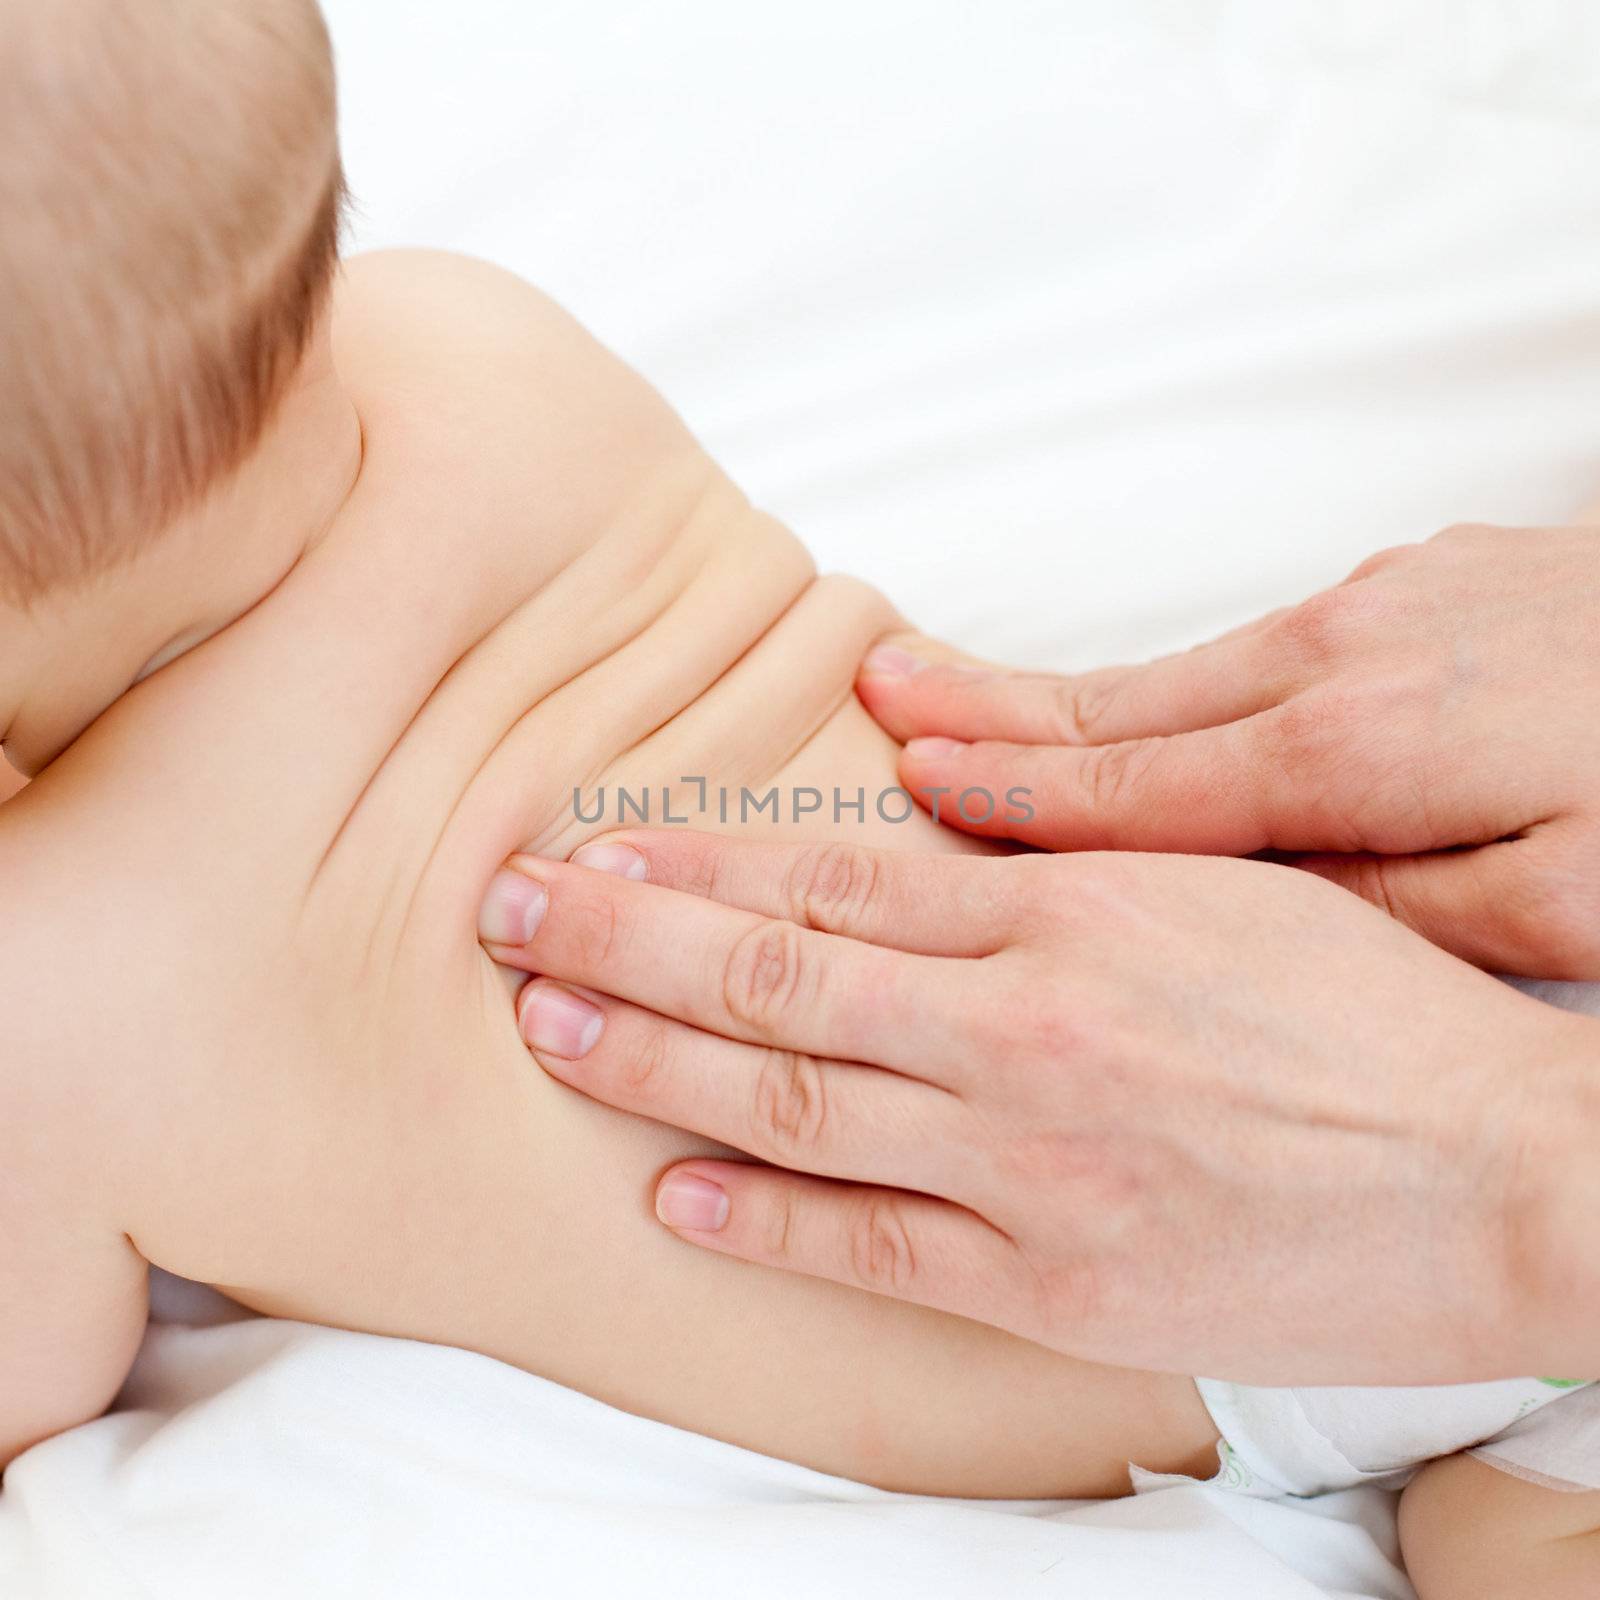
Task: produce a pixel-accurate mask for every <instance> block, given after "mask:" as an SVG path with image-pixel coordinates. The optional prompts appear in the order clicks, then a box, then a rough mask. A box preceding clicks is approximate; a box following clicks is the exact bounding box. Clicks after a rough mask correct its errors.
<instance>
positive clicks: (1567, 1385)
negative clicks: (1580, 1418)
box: [1539, 1378, 1591, 1416]
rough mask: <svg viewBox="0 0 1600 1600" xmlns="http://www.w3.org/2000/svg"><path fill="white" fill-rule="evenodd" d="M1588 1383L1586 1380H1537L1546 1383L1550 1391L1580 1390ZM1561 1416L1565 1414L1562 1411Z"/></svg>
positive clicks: (1588, 1380)
mask: <svg viewBox="0 0 1600 1600" xmlns="http://www.w3.org/2000/svg"><path fill="white" fill-rule="evenodd" d="M1590 1381H1591V1380H1590V1379H1588V1378H1541V1379H1540V1380H1539V1382H1540V1383H1548V1384H1549V1385H1550V1387H1551V1388H1552V1389H1581V1388H1582V1387H1583V1386H1584V1384H1586V1383H1588V1382H1590ZM1561 1414H1562V1416H1565V1415H1566V1412H1564V1411H1563V1412H1562V1413H1561Z"/></svg>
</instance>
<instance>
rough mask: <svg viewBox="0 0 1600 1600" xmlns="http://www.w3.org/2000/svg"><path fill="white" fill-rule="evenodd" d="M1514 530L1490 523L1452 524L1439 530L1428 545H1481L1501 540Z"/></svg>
mask: <svg viewBox="0 0 1600 1600" xmlns="http://www.w3.org/2000/svg"><path fill="white" fill-rule="evenodd" d="M1512 531H1514V530H1512V529H1508V528H1503V527H1499V526H1497V525H1496V524H1495V523H1492V522H1452V523H1451V524H1450V525H1449V527H1447V528H1441V529H1440V530H1439V531H1438V532H1437V533H1436V534H1434V536H1433V538H1432V539H1430V540H1429V541H1428V542H1429V544H1483V543H1484V542H1486V541H1488V540H1491V539H1500V538H1503V537H1504V536H1505V535H1506V534H1507V533H1509V532H1512Z"/></svg>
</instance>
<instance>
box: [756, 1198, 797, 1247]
mask: <svg viewBox="0 0 1600 1600" xmlns="http://www.w3.org/2000/svg"><path fill="white" fill-rule="evenodd" d="M796 1205H797V1201H796V1199H795V1195H794V1192H793V1190H792V1189H791V1188H790V1187H789V1186H788V1185H787V1184H782V1185H778V1186H776V1187H775V1188H774V1190H773V1193H772V1195H771V1197H770V1199H769V1200H768V1203H767V1206H766V1209H765V1211H764V1212H763V1214H762V1219H761V1240H762V1244H763V1246H764V1247H765V1248H764V1252H763V1253H764V1255H765V1258H766V1259H767V1260H768V1261H787V1260H788V1259H789V1258H790V1256H791V1255H792V1254H793V1253H794V1247H795V1237H796V1235H797V1233H798V1232H799V1226H798V1224H799V1218H798V1216H797V1214H796Z"/></svg>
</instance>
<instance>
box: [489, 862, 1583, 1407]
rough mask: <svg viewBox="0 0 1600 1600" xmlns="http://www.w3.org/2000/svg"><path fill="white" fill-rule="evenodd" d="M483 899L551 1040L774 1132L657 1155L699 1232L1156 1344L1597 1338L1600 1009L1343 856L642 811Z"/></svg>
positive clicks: (694, 1232)
mask: <svg viewBox="0 0 1600 1600" xmlns="http://www.w3.org/2000/svg"><path fill="white" fill-rule="evenodd" d="M585 863H587V864H589V865H592V866H597V867H600V868H603V869H605V870H604V871H591V870H585V866H584V864H585ZM643 879H648V881H640V880H643ZM684 891H687V892H684ZM480 931H481V932H482V934H483V936H484V938H485V940H486V942H487V943H488V947H489V949H490V951H491V953H492V954H493V955H494V956H495V957H496V958H497V959H498V960H500V961H503V962H508V963H510V964H512V965H514V966H518V967H521V968H523V969H525V970H528V971H530V972H537V973H540V974H542V975H543V976H541V977H539V978H537V979H535V980H534V981H533V982H531V983H530V984H528V985H527V986H526V987H525V988H524V990H523V992H522V996H521V999H520V1002H519V1007H518V1015H519V1019H520V1023H521V1027H522V1032H523V1037H524V1038H525V1039H526V1040H527V1041H528V1043H529V1045H530V1047H531V1048H532V1050H533V1053H534V1055H535V1057H536V1059H537V1060H538V1062H539V1063H540V1065H541V1066H542V1067H543V1068H544V1069H545V1071H547V1072H548V1073H550V1074H551V1075H552V1076H554V1077H556V1078H559V1079H560V1080H561V1081H562V1082H563V1083H567V1084H570V1085H571V1086H573V1087H574V1088H576V1089H579V1090H581V1091H582V1092H584V1093H585V1094H588V1095H592V1096H594V1097H596V1098H597V1099H600V1100H604V1101H606V1102H608V1103H610V1104H611V1105H614V1106H619V1107H622V1108H623V1109H625V1110H628V1111H633V1112H638V1113H641V1114H643V1115H645V1116H649V1117H653V1118H657V1119H660V1120H662V1121H664V1122H668V1123H673V1124H677V1125H679V1126H682V1127H685V1128H690V1129H693V1130H696V1131H697V1132H699V1133H702V1134H706V1135H708V1136H710V1137H711V1138H714V1139H717V1140H720V1141H722V1142H724V1143H725V1144H728V1145H731V1146H733V1147H735V1148H736V1149H738V1150H742V1151H745V1152H748V1153H749V1154H750V1155H752V1156H755V1157H758V1158H760V1160H761V1161H764V1162H772V1163H775V1164H776V1166H774V1167H768V1166H762V1165H756V1164H753V1163H750V1162H739V1161H716V1160H703V1159H697V1160H692V1161H689V1162H686V1163H683V1164H681V1165H679V1166H676V1167H674V1168H672V1169H670V1170H669V1171H668V1172H667V1173H666V1174H665V1176H664V1177H663V1178H662V1180H661V1182H660V1185H659V1187H658V1189H657V1201H656V1203H657V1210H658V1214H659V1215H660V1217H661V1218H662V1220H663V1221H664V1222H666V1223H667V1224H668V1225H669V1226H671V1227H673V1228H675V1229H676V1231H677V1232H678V1233H679V1234H680V1235H681V1236H682V1237H683V1238H685V1239H687V1240H690V1241H692V1242H693V1243H695V1244H697V1245H701V1246H704V1247H705V1248H708V1249H711V1250H717V1251H721V1252H723V1253H725V1254H728V1255H733V1256H740V1257H743V1258H744V1259H746V1260H748V1261H755V1262H763V1263H766V1264H769V1265H773V1266H780V1267H787V1268H791V1269H794V1270H797V1271H800V1272H807V1273H813V1274H816V1275H818V1276H821V1277H825V1278H834V1279H838V1280H841V1281H843V1282H846V1283H854V1284H859V1285H862V1286H865V1287H866V1288H869V1289H874V1290H877V1291H880V1292H882V1293H885V1294H891V1295H897V1296H900V1297H903V1298H906V1299H911V1300H916V1301H919V1302H921V1303H923V1304H926V1305H930V1306H935V1307H939V1308H941V1309H943V1310H946V1311H953V1312H958V1313H960V1314H962V1315H964V1316H969V1317H974V1318H977V1319H979V1320H982V1321H985V1322H990V1323H994V1324H996V1325H998V1326H1000V1327H1003V1328H1008V1329H1010V1330H1011V1331H1013V1332H1015V1333H1018V1334H1021V1335H1023V1336H1025V1337H1027V1338H1029V1339H1033V1340H1036V1341H1038V1342H1040V1343H1043V1344H1046V1345H1050V1346H1053V1347H1054V1348H1056V1349H1058V1350H1062V1351H1067V1352H1070V1353H1072V1354H1074V1355H1077V1356H1081V1357H1087V1358H1090V1359H1094V1360H1099V1361H1109V1362H1117V1363H1120V1364H1122V1365H1129V1366H1141V1367H1166V1368H1173V1369H1178V1370H1183V1371H1188V1372H1196V1371H1203V1372H1208V1373H1216V1374H1219V1375H1225V1376H1231V1377H1235V1378H1239V1379H1243V1380H1250V1381H1254V1382H1264V1383H1287V1382H1295V1381H1299V1382H1312V1381H1314V1382H1321V1383H1327V1382H1350V1383H1372V1382H1427V1381H1441V1382H1442V1381H1447V1380H1455V1379H1471V1378H1486V1377H1490V1376H1495V1375H1502V1374H1505V1373H1508V1372H1517V1371H1535V1372H1546V1371H1553V1372H1558V1373H1560V1372H1567V1371H1573V1372H1587V1371H1591V1370H1594V1368H1595V1367H1596V1366H1597V1365H1600V1333H1597V1331H1596V1330H1597V1329H1600V1259H1597V1257H1596V1253H1595V1252H1594V1250H1593V1248H1592V1237H1593V1234H1592V1220H1593V1214H1594V1213H1593V1211H1592V1209H1588V1208H1589V1207H1590V1206H1591V1204H1592V1201H1593V1194H1594V1189H1595V1187H1596V1184H1595V1179H1594V1178H1593V1177H1592V1176H1591V1174H1592V1172H1593V1169H1594V1166H1595V1163H1594V1149H1595V1148H1596V1143H1595V1141H1596V1140H1597V1139H1600V1131H1597V1130H1600V1109H1597V1108H1596V1106H1595V1105H1594V1104H1593V1103H1592V1102H1593V1101H1594V1100H1595V1099H1597V1098H1600V1093H1597V1091H1596V1090H1595V1089H1594V1088H1592V1087H1591V1080H1593V1079H1594V1078H1595V1076H1596V1072H1595V1068H1594V1065H1593V1064H1594V1063H1595V1062H1596V1061H1600V1041H1597V1035H1600V1028H1597V1027H1596V1025H1595V1024H1594V1023H1593V1022H1591V1021H1588V1020H1585V1019H1580V1018H1574V1017H1571V1016H1568V1015H1567V1014H1565V1013H1562V1012H1558V1011H1555V1010H1553V1009H1551V1008H1548V1007H1545V1006H1542V1005H1540V1004H1538V1003H1536V1002H1534V1001H1532V1000H1529V999H1526V998H1525V997H1523V996H1521V995H1519V994H1517V993H1515V992H1514V991H1512V990H1510V989H1509V988H1507V987H1505V986H1503V985H1501V984H1499V983H1497V982H1495V981H1494V980H1493V979H1490V978H1487V977H1485V976H1484V975H1483V974H1482V973H1479V972H1477V971H1475V970H1474V969H1473V968H1471V967H1468V966H1466V965H1464V964H1462V963H1460V962H1458V961H1456V960H1454V959H1452V958H1451V957H1449V956H1446V955H1444V954H1442V953H1441V952H1440V951H1438V950H1436V949H1434V948H1433V947H1432V946H1430V945H1428V944H1427V943H1425V942H1424V941H1423V940H1421V939H1419V938H1417V937H1416V936H1415V935H1414V934H1412V933H1409V932H1407V931H1406V930H1405V929H1403V928H1401V927H1399V926H1398V925H1396V924H1395V923H1393V922H1391V921H1388V920H1386V919H1385V918H1383V917H1382V916H1380V915H1379V914H1378V913H1376V912H1375V911H1373V910H1372V909H1371V908H1370V907H1367V906H1365V905H1363V904H1362V903H1361V902H1360V901H1359V900H1356V899H1355V898H1353V897H1351V896H1349V895H1345V894H1342V893H1339V892H1337V891H1336V890H1334V889H1333V888H1331V887H1329V886H1328V885H1327V884H1325V883H1322V882H1320V881H1318V880H1317V879H1316V878H1315V877H1312V876H1309V875H1307V874H1303V873H1296V872H1291V871H1288V870H1286V869H1284V868H1282V867H1278V866H1272V865H1268V864H1265V863H1261V862H1248V861H1233V860H1228V859H1217V858H1209V859H1208V858H1193V857H1180V856H1141V855H1116V854H1085V855H1077V856H1063V857H1056V858H1047V857H1042V856H1027V857H1017V858H1013V859H1003V860H994V859H972V858H961V857H933V858H930V857H925V856H913V855H909V854H898V853H887V852H874V851H869V850H862V849H856V848H852V847H849V846H843V845H832V846H814V845H813V846H804V847H782V846H775V845H761V844H751V843H747V842H733V841H728V840H722V839H716V838H712V837H710V836H707V835H698V834H691V833H688V832H679V831H676V830H669V831H654V832H637V833H628V834H625V835H617V836H613V838H612V839H611V840H609V841H606V842H604V843H600V844H596V845H590V846H586V847H585V848H584V849H582V850H580V851H579V852H578V853H577V855H576V856H575V857H574V862H573V864H559V863H553V862H549V861H544V860H539V859H535V858H531V857H525V856H524V857H517V858H514V859H513V860H512V862H511V863H510V864H509V866H508V868H507V869H506V870H505V871H503V872H502V873H500V874H498V875H497V876H496V878H495V881H494V883H493V885H492V886H491V889H490V891H489V895H488V898H487V900H486V902H485V910H484V919H483V924H482V928H481V930H480ZM571 984H576V985H581V986H584V988H583V989H582V990H579V989H574V988H571V987H568V985H571ZM595 991H604V993H603V994H601V993H597V992H595ZM612 997H615V998H612ZM1586 1053H1587V1064H1585V1054H1586ZM780 1169H792V1170H780ZM1569 1246H1571V1248H1570V1250H1569V1248H1568V1247H1569Z"/></svg>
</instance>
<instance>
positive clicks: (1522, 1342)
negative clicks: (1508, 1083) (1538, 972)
mask: <svg viewBox="0 0 1600 1600" xmlns="http://www.w3.org/2000/svg"><path fill="white" fill-rule="evenodd" d="M1549 1023H1550V1025H1549V1027H1548V1028H1547V1030H1546V1031H1545V1033H1544V1034H1543V1035H1542V1036H1541V1038H1540V1040H1539V1041H1538V1045H1537V1054H1536V1055H1534V1056H1532V1057H1530V1058H1529V1059H1527V1060H1526V1061H1525V1062H1524V1063H1522V1067H1523V1071H1524V1072H1525V1074H1526V1079H1525V1082H1526V1087H1527V1090H1528V1092H1527V1093H1526V1094H1525V1095H1524V1096H1523V1097H1522V1101H1521V1115H1520V1118H1519V1121H1518V1125H1517V1126H1516V1127H1515V1129H1514V1130H1513V1131H1512V1133H1511V1137H1512V1140H1513V1146H1512V1152H1511V1157H1510V1166H1511V1178H1510V1182H1509V1191H1508V1197H1507V1198H1508V1203H1507V1207H1506V1243H1507V1246H1508V1248H1507V1263H1508V1265H1507V1302H1506V1303H1507V1306H1508V1309H1509V1320H1510V1330H1509V1334H1508V1342H1509V1344H1510V1346H1511V1348H1512V1350H1513V1351H1514V1353H1515V1354H1514V1364H1515V1365H1516V1367H1517V1370H1518V1371H1526V1372H1528V1373H1530V1374H1531V1375H1533V1376H1538V1377H1553V1378H1579V1377H1581V1378H1600V1021H1596V1020H1594V1019H1592V1018H1589V1017H1578V1016H1572V1015H1569V1014H1567V1013H1558V1014H1556V1016H1554V1017H1552V1018H1551V1019H1549Z"/></svg>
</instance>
